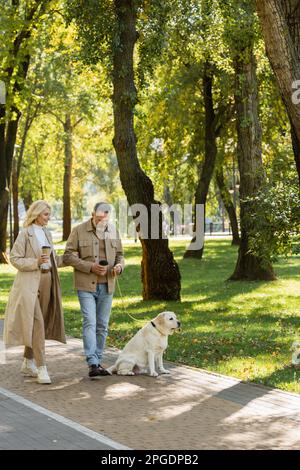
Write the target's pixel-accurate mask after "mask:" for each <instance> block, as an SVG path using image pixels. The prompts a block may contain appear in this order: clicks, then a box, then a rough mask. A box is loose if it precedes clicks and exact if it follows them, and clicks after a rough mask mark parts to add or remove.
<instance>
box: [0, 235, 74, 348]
mask: <svg viewBox="0 0 300 470" xmlns="http://www.w3.org/2000/svg"><path fill="white" fill-rule="evenodd" d="M44 231H45V234H46V237H47V239H48V242H49V245H50V246H51V247H52V250H53V243H52V237H51V234H50V232H49V231H48V230H47V229H44ZM40 256H41V248H40V246H39V242H38V240H37V238H36V236H35V235H34V231H33V227H32V226H29V227H28V228H26V229H24V230H23V231H22V232H20V233H19V235H18V237H17V239H16V241H15V243H14V246H13V248H12V250H11V253H10V262H11V264H12V265H13V266H14V267H15V268H16V269H17V270H18V272H17V275H16V277H15V280H14V283H13V286H12V289H11V291H10V294H9V299H8V303H7V306H6V310H5V320H4V342H5V344H6V345H7V346H17V345H22V344H23V345H25V346H29V347H32V330H33V320H34V307H35V303H36V301H37V298H38V289H39V285H40V278H41V275H42V274H41V271H40V268H39V266H38V258H39V257H40ZM51 264H52V286H51V300H50V305H49V310H48V314H47V317H46V318H45V337H46V339H53V340H56V341H60V342H61V343H65V342H66V338H65V330H64V319H63V310H62V304H61V289H60V283H59V278H58V272H57V267H58V266H62V265H63V260H62V257H61V256H56V254H55V252H54V250H53V251H52V253H51Z"/></svg>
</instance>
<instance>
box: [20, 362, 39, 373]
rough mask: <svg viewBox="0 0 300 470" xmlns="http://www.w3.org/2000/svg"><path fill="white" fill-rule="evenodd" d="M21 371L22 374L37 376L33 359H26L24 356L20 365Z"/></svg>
mask: <svg viewBox="0 0 300 470" xmlns="http://www.w3.org/2000/svg"><path fill="white" fill-rule="evenodd" d="M21 373H22V374H24V375H27V376H29V377H37V376H38V370H37V367H36V365H35V362H34V359H26V358H24V361H23V364H22V367H21Z"/></svg>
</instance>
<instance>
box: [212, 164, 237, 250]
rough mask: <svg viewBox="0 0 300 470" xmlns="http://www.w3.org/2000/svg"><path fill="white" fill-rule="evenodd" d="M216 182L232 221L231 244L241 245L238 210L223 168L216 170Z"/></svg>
mask: <svg viewBox="0 0 300 470" xmlns="http://www.w3.org/2000/svg"><path fill="white" fill-rule="evenodd" d="M216 182H217V185H218V188H219V191H220V194H221V198H222V201H223V204H224V207H225V209H226V211H227V214H228V217H229V220H230V225H231V229H232V243H231V244H232V245H239V244H240V235H239V226H238V221H237V216H236V210H235V207H234V205H233V202H232V200H231V197H230V193H229V191H228V189H227V186H226V183H225V178H224V173H223V168H222V166H219V167H218V168H217V170H216Z"/></svg>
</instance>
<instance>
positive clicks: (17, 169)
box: [12, 84, 39, 240]
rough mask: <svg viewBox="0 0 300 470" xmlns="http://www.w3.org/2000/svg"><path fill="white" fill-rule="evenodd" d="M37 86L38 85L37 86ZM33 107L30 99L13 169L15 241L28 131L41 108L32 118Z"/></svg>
mask: <svg viewBox="0 0 300 470" xmlns="http://www.w3.org/2000/svg"><path fill="white" fill-rule="evenodd" d="M35 85H36V84H35ZM34 89H35V86H34V87H33V91H34ZM31 105H32V99H30V101H29V103H28V106H27V112H26V120H25V124H24V131H23V135H22V140H21V145H20V149H19V151H18V152H17V155H16V157H15V158H14V160H13V169H12V195H13V216H14V240H16V238H17V236H18V234H19V231H20V226H19V208H18V206H19V179H20V174H21V167H22V160H23V155H24V151H25V145H26V139H27V135H28V131H29V129H30V126H31V124H32V122H33V120H34V118H35V117H36V115H37V111H38V108H39V105H37V107H36V109H35V111H34V113H33V115H32V116H31V114H30V111H31Z"/></svg>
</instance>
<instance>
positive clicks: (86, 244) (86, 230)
mask: <svg viewBox="0 0 300 470" xmlns="http://www.w3.org/2000/svg"><path fill="white" fill-rule="evenodd" d="M110 212H111V208H110V205H109V204H107V203H105V202H99V203H97V204H96V205H95V207H94V210H93V212H92V217H91V218H90V219H89V220H88V221H87V222H83V223H82V224H80V225H78V226H77V227H75V228H74V229H73V230H72V233H71V235H70V236H69V239H68V241H67V245H66V250H65V254H64V263H65V264H67V265H70V266H73V267H74V281H75V288H76V289H77V294H78V299H79V303H80V308H81V313H82V316H83V344H84V351H85V356H86V361H87V363H88V366H89V377H90V378H91V379H94V378H97V377H100V376H102V375H109V372H107V370H106V369H105V368H104V367H103V366H102V365H101V362H102V356H103V350H104V346H105V340H106V337H107V334H108V323H109V317H110V312H111V305H112V298H113V292H114V289H115V276H119V275H120V274H121V273H122V272H123V269H124V257H123V249H122V243H121V239H120V236H119V233H118V231H117V230H116V227H115V226H114V225H113V224H111V223H110V221H109V217H110Z"/></svg>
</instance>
